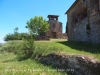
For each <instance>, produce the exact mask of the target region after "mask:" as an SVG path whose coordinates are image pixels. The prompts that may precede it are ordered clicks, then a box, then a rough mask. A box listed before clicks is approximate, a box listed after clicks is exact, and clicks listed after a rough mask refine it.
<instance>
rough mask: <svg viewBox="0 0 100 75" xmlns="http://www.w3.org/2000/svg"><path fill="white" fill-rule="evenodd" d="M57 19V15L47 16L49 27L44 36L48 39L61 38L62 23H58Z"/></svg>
mask: <svg viewBox="0 0 100 75" xmlns="http://www.w3.org/2000/svg"><path fill="white" fill-rule="evenodd" d="M58 17H59V16H58V15H48V19H49V20H48V23H49V24H50V27H49V32H47V33H46V36H49V37H50V38H62V23H61V22H59V21H58Z"/></svg>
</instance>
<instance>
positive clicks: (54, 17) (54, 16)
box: [48, 15, 59, 21]
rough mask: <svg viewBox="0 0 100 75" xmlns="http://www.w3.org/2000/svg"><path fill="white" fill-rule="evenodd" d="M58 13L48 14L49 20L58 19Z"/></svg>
mask: <svg viewBox="0 0 100 75" xmlns="http://www.w3.org/2000/svg"><path fill="white" fill-rule="evenodd" d="M58 17H59V16H58V15H48V18H49V21H50V20H56V21H58Z"/></svg>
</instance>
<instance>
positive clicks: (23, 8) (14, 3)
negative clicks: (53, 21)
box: [0, 0, 75, 43]
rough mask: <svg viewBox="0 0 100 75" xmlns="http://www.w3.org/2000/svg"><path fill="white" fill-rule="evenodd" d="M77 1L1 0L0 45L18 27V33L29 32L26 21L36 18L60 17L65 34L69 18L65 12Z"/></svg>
mask: <svg viewBox="0 0 100 75" xmlns="http://www.w3.org/2000/svg"><path fill="white" fill-rule="evenodd" d="M74 1H75V0H0V43H3V42H4V41H3V38H4V36H5V35H6V34H8V33H13V32H14V28H15V27H18V28H19V30H18V32H28V30H27V29H26V28H25V26H26V21H28V20H30V18H32V17H34V16H43V17H44V19H46V20H48V18H47V15H50V14H51V15H59V21H60V22H62V23H63V32H65V26H66V21H67V16H66V15H65V12H66V11H67V10H68V8H69V7H70V6H71V5H72V4H73V2H74Z"/></svg>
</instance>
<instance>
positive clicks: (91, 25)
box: [65, 0, 100, 43]
mask: <svg viewBox="0 0 100 75" xmlns="http://www.w3.org/2000/svg"><path fill="white" fill-rule="evenodd" d="M65 14H67V32H68V40H69V41H82V42H89V43H100V0H76V1H75V2H74V3H73V4H72V6H71V7H70V8H69V9H68V10H67V11H66V13H65Z"/></svg>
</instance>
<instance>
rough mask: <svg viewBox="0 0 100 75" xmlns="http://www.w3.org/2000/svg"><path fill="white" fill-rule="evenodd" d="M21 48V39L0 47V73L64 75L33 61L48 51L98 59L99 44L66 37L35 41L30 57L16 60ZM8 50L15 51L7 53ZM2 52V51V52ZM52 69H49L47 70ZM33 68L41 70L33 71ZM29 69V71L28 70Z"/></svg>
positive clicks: (2, 74) (0, 74)
mask: <svg viewBox="0 0 100 75" xmlns="http://www.w3.org/2000/svg"><path fill="white" fill-rule="evenodd" d="M21 49H22V41H9V42H7V43H6V44H4V45H3V46H2V47H0V50H1V53H0V61H1V62H0V75H12V74H14V75H33V74H34V75H65V74H62V73H60V72H57V71H55V70H56V69H53V68H51V67H50V66H44V65H43V64H40V63H39V62H37V61H35V60H34V58H38V56H39V55H42V56H46V55H48V54H50V53H64V54H70V55H76V54H78V55H84V56H88V57H91V58H96V59H98V60H99V61H100V44H86V43H82V42H69V41H66V39H51V40H50V41H35V49H34V54H33V55H32V59H27V60H23V61H20V62H19V61H18V60H17V55H15V54H16V53H17V52H18V51H21ZM5 51H8V52H15V54H13V53H7V52H5ZM2 52H3V53H2ZM48 69H49V70H52V72H51V71H48ZM34 70H42V72H41V71H39V72H38V71H34ZM30 71H31V72H30Z"/></svg>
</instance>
